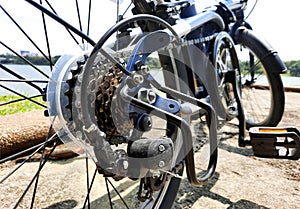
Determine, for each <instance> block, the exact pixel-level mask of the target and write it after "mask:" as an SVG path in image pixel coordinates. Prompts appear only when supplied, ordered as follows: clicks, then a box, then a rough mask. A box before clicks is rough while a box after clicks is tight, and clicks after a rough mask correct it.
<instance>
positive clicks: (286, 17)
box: [0, 0, 300, 61]
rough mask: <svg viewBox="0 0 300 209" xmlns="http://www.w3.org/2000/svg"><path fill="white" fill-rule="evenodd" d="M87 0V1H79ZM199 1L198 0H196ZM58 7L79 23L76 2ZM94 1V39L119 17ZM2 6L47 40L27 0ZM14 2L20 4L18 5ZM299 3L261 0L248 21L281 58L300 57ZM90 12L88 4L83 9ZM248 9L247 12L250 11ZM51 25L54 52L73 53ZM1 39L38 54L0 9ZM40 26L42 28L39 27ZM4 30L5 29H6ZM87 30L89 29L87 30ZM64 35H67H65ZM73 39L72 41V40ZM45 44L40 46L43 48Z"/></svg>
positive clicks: (110, 6) (103, 1) (104, 2)
mask: <svg viewBox="0 0 300 209" xmlns="http://www.w3.org/2000/svg"><path fill="white" fill-rule="evenodd" d="M84 1H85V2H88V1H87V0H79V2H84ZM196 1H198V0H196ZM50 2H53V5H54V6H55V5H56V3H58V5H59V6H57V7H56V8H55V9H56V11H57V13H58V14H59V15H60V16H62V17H63V18H65V19H67V20H68V21H70V22H71V23H72V24H75V25H78V22H74V20H75V19H76V13H73V15H72V13H71V11H75V10H76V7H75V5H74V4H73V5H71V6H70V3H72V2H74V1H71V0H64V1H61V0H50ZM92 2H93V5H92V6H93V11H92V12H93V13H92V15H94V16H96V19H93V21H92V25H91V28H92V30H91V34H90V36H91V37H92V38H93V39H94V40H95V41H97V40H99V39H100V37H101V36H102V35H103V33H104V32H105V31H106V30H107V29H109V28H110V27H111V26H112V25H113V24H114V22H115V19H116V4H114V3H113V2H112V1H109V0H98V1H92ZM128 2H130V0H124V2H123V6H121V10H123V9H124V8H126V5H128ZM208 2H213V3H215V1H214V0H199V1H198V4H199V5H200V4H202V3H203V4H207V3H208ZM254 2H255V0H249V3H248V10H247V11H249V10H250V9H251V8H252V5H253V4H254ZM0 5H1V6H3V7H4V8H5V9H7V10H8V11H10V12H11V15H12V16H14V17H16V21H17V22H18V23H20V25H22V27H24V30H25V31H26V32H28V33H29V35H30V36H32V37H33V38H34V40H42V41H41V42H44V38H43V37H44V32H43V30H42V27H41V26H42V25H41V18H40V17H41V14H40V13H39V12H37V11H34V10H32V7H31V6H30V5H29V4H28V3H26V2H24V0H9V1H7V0H0ZM15 5H18V6H17V7H16V6H15ZM298 6H299V2H298V1H296V0H285V1H275V0H258V2H257V5H256V7H255V9H254V11H253V12H252V14H251V15H250V17H249V18H248V20H247V21H248V22H249V23H250V24H251V25H252V27H253V29H254V31H255V32H256V33H257V34H259V35H260V37H262V38H264V39H265V40H267V41H268V42H269V43H270V44H271V45H272V46H273V48H274V49H275V50H276V51H278V53H279V55H280V57H281V58H282V59H283V60H285V61H287V60H300V41H299V36H300V27H299V22H298V20H299V19H300V12H299V7H298ZM83 11H87V7H86V8H83V9H82V10H81V13H82V14H83V13H84V12H83ZM247 11H246V14H248V12H247ZM47 22H48V28H49V30H51V31H52V32H51V33H50V35H49V39H50V43H51V44H52V46H53V49H52V50H53V51H52V54H61V53H62V51H63V53H70V52H72V53H74V52H75V51H76V50H79V48H78V47H77V48H76V49H74V48H71V47H70V46H71V45H72V46H73V41H72V40H71V39H70V37H69V36H68V35H65V34H67V33H66V31H65V29H64V28H63V27H61V26H58V25H57V24H56V23H54V22H53V21H50V20H48V21H47ZM83 22H87V15H83ZM0 27H1V33H0V41H2V42H4V43H9V46H10V47H12V48H13V49H14V50H16V51H19V50H30V51H31V52H34V53H36V52H37V50H36V49H35V48H34V47H33V46H32V44H31V43H30V42H29V41H28V40H27V39H25V38H24V37H23V35H22V34H20V32H19V31H18V30H17V29H16V27H15V26H14V25H12V24H11V20H10V19H9V18H7V16H5V15H4V12H3V11H2V10H0ZM37 28H40V29H39V30H38V29H37ZM4 29H5V30H4ZM85 30H86V29H85ZM62 34H64V35H62ZM71 42H72V43H71ZM45 47H46V46H45V45H44V46H41V48H42V49H43V50H44V49H45ZM3 52H5V49H4V48H3V47H0V53H3Z"/></svg>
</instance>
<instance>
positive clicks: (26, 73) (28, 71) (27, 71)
mask: <svg viewBox="0 0 300 209" xmlns="http://www.w3.org/2000/svg"><path fill="white" fill-rule="evenodd" d="M5 66H6V67H7V68H9V69H11V70H13V71H14V72H16V73H18V74H20V75H21V76H22V77H24V78H26V79H37V80H46V78H45V77H44V76H43V75H41V74H40V73H39V72H37V71H36V70H35V69H34V68H32V67H31V66H29V65H5ZM37 67H38V68H39V69H41V70H42V71H43V72H45V73H46V74H47V75H50V68H49V66H37ZM153 73H154V74H153V75H154V77H155V78H156V79H157V80H160V79H161V80H163V79H162V77H163V76H162V72H161V71H159V70H157V71H156V70H155V71H153ZM0 78H1V79H16V78H15V77H14V76H12V75H10V74H8V73H6V72H4V70H2V69H0ZM265 81H266V79H261V80H260V83H259V84H263V83H264V82H265ZM282 81H283V85H284V86H299V87H300V77H289V76H282ZM1 85H4V86H6V87H9V88H12V89H14V90H15V91H17V92H20V93H22V94H25V95H36V94H39V92H38V91H37V90H36V89H35V88H33V87H31V86H30V85H28V84H25V83H12V82H9V83H8V82H1ZM37 85H38V86H39V87H41V88H44V87H45V86H46V84H45V83H42V84H37ZM11 94H13V93H11V92H9V91H7V90H5V89H3V88H0V95H11Z"/></svg>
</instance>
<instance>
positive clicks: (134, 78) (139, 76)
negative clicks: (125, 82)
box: [133, 74, 144, 84]
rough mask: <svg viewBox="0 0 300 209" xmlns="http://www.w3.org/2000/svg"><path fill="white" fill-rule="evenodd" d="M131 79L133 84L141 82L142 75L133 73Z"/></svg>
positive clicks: (142, 80) (142, 79)
mask: <svg viewBox="0 0 300 209" xmlns="http://www.w3.org/2000/svg"><path fill="white" fill-rule="evenodd" d="M133 80H134V82H135V84H141V83H143V82H144V77H143V76H142V75H138V74H135V75H134V76H133Z"/></svg>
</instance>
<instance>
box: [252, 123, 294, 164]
mask: <svg viewBox="0 0 300 209" xmlns="http://www.w3.org/2000/svg"><path fill="white" fill-rule="evenodd" d="M249 134H250V143H251V145H252V149H253V153H254V155H255V156H257V157H264V158H281V159H291V160H298V159H299V158H300V132H299V130H298V129H297V128H295V127H283V128H278V127H253V128H250V130H249Z"/></svg>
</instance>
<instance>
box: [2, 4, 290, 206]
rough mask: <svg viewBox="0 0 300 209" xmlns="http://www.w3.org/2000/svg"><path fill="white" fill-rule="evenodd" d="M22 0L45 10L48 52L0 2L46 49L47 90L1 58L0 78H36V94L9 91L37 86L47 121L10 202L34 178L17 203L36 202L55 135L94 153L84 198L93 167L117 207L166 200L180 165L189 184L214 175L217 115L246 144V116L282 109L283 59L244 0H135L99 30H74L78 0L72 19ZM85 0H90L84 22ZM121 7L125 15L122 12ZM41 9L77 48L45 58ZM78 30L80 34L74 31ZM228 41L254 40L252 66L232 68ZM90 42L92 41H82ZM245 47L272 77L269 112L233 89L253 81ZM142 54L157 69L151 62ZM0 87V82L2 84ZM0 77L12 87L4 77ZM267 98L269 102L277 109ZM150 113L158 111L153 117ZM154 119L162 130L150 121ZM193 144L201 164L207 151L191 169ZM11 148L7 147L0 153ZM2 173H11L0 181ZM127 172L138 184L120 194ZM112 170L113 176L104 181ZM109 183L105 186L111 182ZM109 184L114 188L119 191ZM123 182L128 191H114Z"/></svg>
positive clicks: (250, 121) (253, 122) (234, 60)
mask: <svg viewBox="0 0 300 209" xmlns="http://www.w3.org/2000/svg"><path fill="white" fill-rule="evenodd" d="M25 1H26V2H27V3H29V4H28V6H32V8H34V9H36V10H37V11H38V12H41V14H42V28H43V32H44V33H45V38H46V45H47V47H46V49H47V50H46V51H47V52H46V53H44V52H43V50H42V49H41V48H39V47H38V46H37V44H35V42H33V40H32V39H30V38H29V35H28V34H27V33H26V32H25V30H24V29H23V28H22V27H21V26H20V25H19V24H18V22H17V21H16V19H14V17H12V16H11V15H10V14H9V13H8V11H7V10H6V9H5V8H4V6H2V5H1V9H2V11H3V13H5V14H6V16H7V17H8V18H9V19H10V21H12V22H13V23H14V24H15V25H16V26H17V28H18V29H19V30H20V31H21V34H22V35H23V36H25V37H26V38H28V39H29V41H30V42H31V43H32V44H33V45H34V46H35V47H37V50H38V51H39V52H40V53H41V54H43V55H44V57H45V59H46V60H48V62H49V66H50V69H51V74H50V76H49V77H48V75H45V77H46V80H47V88H46V89H45V90H44V89H42V88H41V87H39V86H37V85H36V84H35V83H44V82H45V79H44V80H37V79H25V78H24V77H23V76H21V75H17V74H16V73H14V71H13V70H11V69H9V68H8V67H6V66H4V65H3V64H1V65H0V67H1V68H2V69H3V70H5V71H6V72H8V73H9V74H11V75H13V76H15V77H16V78H17V80H16V79H11V78H9V79H2V80H1V82H23V83H26V84H29V85H30V86H32V87H34V88H36V89H37V90H38V91H39V95H34V96H29V97H28V96H26V95H22V94H18V95H19V96H21V97H22V98H21V99H20V98H18V99H17V100H18V101H19V100H23V99H28V100H31V101H32V99H33V98H34V97H36V96H40V95H43V96H44V100H45V101H47V103H48V105H47V110H46V113H45V114H46V115H47V116H49V117H50V118H51V121H52V122H51V127H50V131H49V137H48V138H47V139H46V141H45V142H43V143H42V144H41V145H40V146H38V147H32V148H29V149H28V150H26V152H27V151H33V150H34V153H36V152H42V156H43V157H42V160H41V162H40V165H39V168H38V171H37V172H36V174H35V175H34V177H33V178H32V180H31V181H30V183H29V185H28V187H26V188H25V191H24V193H22V194H21V195H20V196H21V197H20V198H18V199H17V201H16V203H15V204H14V205H15V207H18V206H20V205H21V204H22V203H21V202H22V200H23V198H24V196H25V195H26V193H27V192H28V190H29V188H30V187H31V185H32V184H33V183H34V181H35V182H36V183H35V186H33V195H32V198H31V199H32V201H29V203H28V202H26V201H25V203H24V204H25V205H26V204H28V205H27V206H25V207H33V206H34V202H35V198H37V197H36V193H37V183H38V179H39V174H40V172H41V170H42V168H43V167H44V165H45V162H47V160H48V158H49V157H50V156H51V155H50V154H51V152H53V150H54V149H55V147H56V146H57V145H58V144H59V143H60V140H62V141H63V142H64V143H65V144H67V145H69V146H73V147H72V149H73V150H74V151H75V150H76V151H77V152H79V153H81V154H82V153H86V155H87V158H91V159H93V161H94V162H95V164H96V168H95V172H94V175H93V177H92V179H90V177H89V173H88V174H87V176H88V177H87V195H86V198H85V200H84V201H83V202H84V203H82V204H83V205H84V206H83V207H90V191H91V188H92V185H93V183H94V177H95V175H96V173H99V174H100V176H102V177H103V179H104V180H103V182H104V183H103V184H105V185H106V189H107V191H104V192H103V193H106V195H107V197H108V199H109V200H108V201H107V202H108V203H102V202H101V207H105V206H107V207H111V208H113V206H116V207H118V206H119V205H120V204H123V207H126V208H129V207H141V208H171V207H172V204H173V202H174V200H175V198H176V191H177V190H178V188H179V185H180V180H181V179H182V178H183V177H182V175H183V168H184V167H186V170H187V177H188V179H189V181H190V183H191V184H193V185H195V186H201V185H203V184H204V183H205V182H206V181H208V180H209V179H210V178H211V177H212V175H213V173H214V171H215V168H216V164H217V143H218V142H217V135H218V134H217V131H218V128H219V127H218V125H219V122H218V119H220V120H222V121H226V120H231V119H234V118H238V120H239V130H240V135H239V145H241V146H244V145H246V143H247V142H246V141H245V139H244V130H245V127H246V123H247V127H250V126H257V125H275V124H277V123H278V122H279V121H280V118H281V117H282V112H283V109H284V94H283V87H282V82H281V79H280V75H279V74H280V73H282V72H284V70H285V67H284V64H283V63H282V62H281V60H280V58H279V57H278V55H277V54H276V53H275V52H273V50H272V48H271V47H270V46H268V45H265V44H264V43H263V42H261V41H260V39H258V38H256V36H255V35H253V34H252V32H250V31H249V28H250V26H249V25H248V24H247V23H246V22H245V21H244V16H243V10H244V8H245V6H246V4H247V1H237V2H232V1H225V2H224V3H219V4H217V5H216V6H212V7H209V8H206V9H205V10H203V11H201V12H199V13H198V12H197V11H196V8H195V4H194V1H191V0H182V1H175V2H167V1H157V2H154V1H149V2H147V1H144V0H135V1H132V2H131V3H130V5H129V6H128V7H127V8H125V13H124V14H123V15H119V14H118V21H117V23H116V24H115V25H114V26H113V27H111V28H110V29H109V30H108V31H107V32H106V33H105V34H104V35H103V36H102V38H101V39H100V40H99V41H98V42H96V41H94V40H93V39H91V38H90V37H89V31H90V29H89V27H87V32H86V33H84V32H83V29H82V21H81V15H80V11H82V10H80V9H79V4H78V1H76V2H75V3H76V12H77V14H78V17H79V18H78V19H79V27H80V29H79V30H78V29H77V28H76V27H74V26H73V25H72V24H70V23H69V22H67V21H65V20H64V19H61V18H60V17H59V16H58V15H57V12H56V8H55V7H54V5H53V6H52V5H51V4H50V3H49V1H45V2H43V1H41V2H40V3H38V2H35V1H32V0H25ZM117 2H118V3H119V1H117ZM91 5H92V4H91V1H90V2H89V6H88V8H89V9H88V18H87V19H88V25H89V24H90V15H91V8H92V6H91ZM117 5H118V8H117V10H119V4H117ZM129 8H131V9H132V10H131V11H132V13H133V16H129V17H126V18H125V14H126V12H127V11H128V10H129ZM15 15H17V14H15ZM235 17H237V20H236V19H235ZM47 18H50V19H52V20H54V21H55V22H57V23H58V24H60V25H62V26H63V27H62V28H63V30H64V32H66V33H67V34H70V37H72V39H74V40H75V43H76V44H78V45H80V46H81V47H82V52H79V53H75V55H64V56H61V57H60V59H59V60H58V61H57V62H56V63H55V65H54V63H53V62H52V57H51V50H50V49H51V44H50V36H48V27H47V26H48V24H47V21H49V19H47ZM51 23H52V22H51ZM247 28H248V29H247ZM75 36H78V37H79V38H80V39H82V43H80V42H79V41H77V40H76V37H75ZM98 38H99V37H97V39H98ZM154 43H155V44H154ZM236 44H238V45H240V46H244V47H245V48H246V49H250V50H251V51H252V53H251V54H250V60H251V62H250V70H246V71H243V70H241V69H240V67H239V66H240V61H239V58H238V56H237V53H236V50H235V45H236ZM1 45H2V46H3V47H4V48H6V49H8V50H9V51H11V52H12V53H14V54H15V55H16V56H18V57H19V58H20V59H22V60H23V61H24V62H26V63H27V64H28V65H30V66H31V67H32V68H34V69H36V70H38V71H40V70H39V68H38V67H37V66H35V65H34V64H32V63H31V62H30V61H28V59H26V58H24V57H22V56H21V55H20V54H18V53H17V52H16V51H15V50H13V49H12V48H11V47H9V46H8V45H7V44H6V43H4V42H2V41H1ZM87 45H91V46H92V48H93V49H92V50H88V49H87V47H86V46H87ZM254 57H258V59H259V60H260V61H261V63H262V65H263V66H264V68H265V70H261V69H258V70H257V72H258V73H262V72H263V73H265V75H266V76H267V77H268V78H269V82H270V87H267V89H271V94H272V96H271V102H270V105H268V108H269V106H270V109H271V110H270V111H269V114H268V115H267V116H266V118H267V119H255V118H253V117H254V116H252V114H251V111H250V108H248V107H247V108H246V109H244V108H243V105H242V103H243V102H242V101H241V100H242V99H241V95H242V98H245V95H246V93H245V92H244V91H243V89H244V88H242V87H247V89H251V90H254V89H256V88H258V87H257V86H255V85H254V84H255V82H256V81H257V78H256V77H255V75H257V74H258V73H254V70H253V69H254V67H256V65H257V62H253V59H254ZM149 66H150V67H151V66H153V67H154V68H159V69H160V70H151V68H149ZM255 70H256V68H255ZM247 71H249V72H250V73H251V77H250V78H247V79H246V81H244V80H243V78H242V75H244V74H245V72H247ZM40 72H41V71H40ZM160 74H163V75H160ZM158 77H159V78H158ZM48 80H49V81H48ZM275 83H276V85H275ZM1 87H4V88H6V87H5V85H1ZM6 89H7V90H8V89H10V90H9V91H11V92H13V93H15V91H14V89H13V88H6ZM254 94H255V95H259V93H256V92H255V93H254ZM264 97H265V96H264ZM275 98H276V99H275ZM278 100H279V103H278V102H277V101H278ZM247 101H249V100H247ZM11 102H13V101H10V102H9V103H11ZM244 103H245V102H244ZM6 104H7V103H5V104H2V105H6ZM41 105H42V106H44V105H43V104H41ZM275 110H276V111H278V112H276V114H275V112H274V111H275ZM255 112H257V111H256V110H255ZM245 115H246V118H245ZM153 117H157V118H159V119H157V118H156V119H155V120H153V119H152V118H153ZM191 127H193V128H194V129H195V130H196V131H197V132H199V131H200V132H201V134H202V135H201V137H200V139H199V138H197V133H192V130H191V129H192V128H191ZM52 128H53V129H54V130H55V132H56V133H55V134H54V135H53V136H51V134H50V133H51V130H52ZM155 130H162V132H159V133H155ZM195 142H196V145H194V143H195ZM50 145H51V146H50ZM45 147H51V151H50V154H46V153H45V152H44V151H42V150H43V149H44V148H45ZM197 149H205V150H206V153H205V152H204V154H206V156H205V158H204V159H203V161H204V162H206V163H207V164H205V163H204V164H205V165H204V167H203V172H202V173H200V174H201V177H200V178H199V177H198V176H197V173H196V169H195V161H194V150H197ZM22 153H23V152H22ZM18 155H20V154H17V156H18ZM13 157H16V155H13V156H9V157H7V158H4V159H2V160H1V162H5V161H8V160H10V159H12V158H13ZM31 157H32V155H31V156H29V157H28V158H27V159H26V160H25V162H26V161H28V160H30V159H31ZM87 162H88V161H87ZM197 163H199V162H197ZM202 166H203V165H202ZM205 166H206V167H207V168H206V167H205ZM87 167H88V164H87ZM17 168H18V167H17ZM8 177H10V174H9V175H8V176H5V177H4V178H3V179H2V181H1V183H3V182H4V180H5V179H6V178H8ZM124 179H128V181H129V182H130V183H129V184H130V186H127V184H128V183H127V182H125V183H126V186H127V187H130V188H134V189H133V190H136V191H137V196H134V197H133V195H132V194H129V195H128V194H127V193H126V192H125V193H126V194H124V191H126V189H124V188H123V187H122V185H121V184H122V181H123V180H124ZM112 181H115V183H116V185H117V186H113V184H112ZM120 182H121V183H120ZM125 183H124V184H125ZM108 185H111V186H112V188H113V190H114V192H115V193H114V194H112V192H111V191H110V189H109V186H108ZM116 187H120V188H122V189H121V190H122V191H118V190H117V189H116ZM130 191H131V189H130ZM122 194H124V195H125V196H126V198H123V197H121V195H122ZM112 196H114V198H112ZM13 199H15V198H13ZM23 202H24V201H23ZM37 202H38V201H37ZM36 204H39V203H36ZM86 204H87V205H88V206H86ZM10 205H12V204H11V203H10V202H9V203H8V206H10ZM42 205H43V204H42V203H41V205H37V207H43V206H42Z"/></svg>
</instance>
